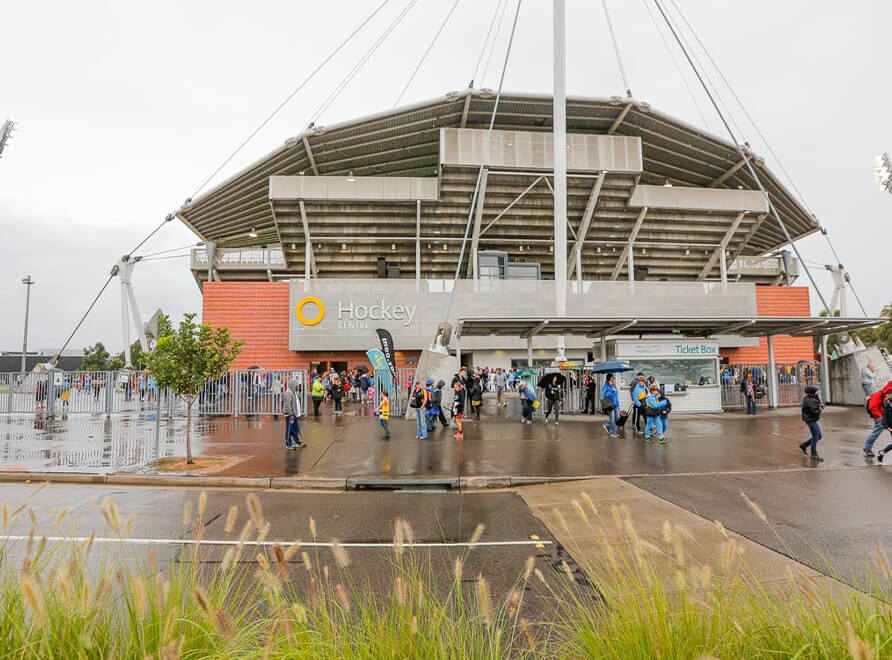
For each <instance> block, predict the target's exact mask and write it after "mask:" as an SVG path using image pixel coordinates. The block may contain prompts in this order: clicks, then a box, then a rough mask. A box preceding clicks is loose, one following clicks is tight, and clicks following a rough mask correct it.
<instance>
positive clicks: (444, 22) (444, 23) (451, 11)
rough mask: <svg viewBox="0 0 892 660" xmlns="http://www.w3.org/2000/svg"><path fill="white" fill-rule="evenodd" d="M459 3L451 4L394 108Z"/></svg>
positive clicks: (398, 102)
mask: <svg viewBox="0 0 892 660" xmlns="http://www.w3.org/2000/svg"><path fill="white" fill-rule="evenodd" d="M459 2H461V0H455V2H453V3H452V8H451V9H450V10H449V13H448V14H446V18H444V19H443V22H442V23H441V24H440V28H439V29H438V30H437V32H436V33H435V34H434V38H433V39H431V42H430V43H429V44H428V46H427V49H426V50H425V51H424V53H423V54H422V56H421V59H420V60H418V64H417V65H415V69H414V70H413V71H412V75H411V76H409V79H408V80H407V81H406V84H405V85H404V86H403V89H402V91H400V95H399V96H398V97H397V98H396V102H395V103H394V104H393V107H394V108H395V107H396V106H398V105H399V104H400V101H402V100H403V95H404V94H405V93H406V90H407V89H409V85H411V84H412V81H413V80H415V76H416V75H417V74H418V70H419V69H420V68H421V65H422V64H424V60H426V59H427V56H428V55H429V54H430V52H431V49H432V48H433V47H434V44H435V43H437V39H439V38H440V34H441V33H442V32H443V28H445V27H446V23H448V22H449V19H450V18H452V14H453V13H454V12H455V8H456V7H458V3H459Z"/></svg>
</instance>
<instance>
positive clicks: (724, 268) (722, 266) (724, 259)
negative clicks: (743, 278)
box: [719, 243, 728, 284]
mask: <svg viewBox="0 0 892 660" xmlns="http://www.w3.org/2000/svg"><path fill="white" fill-rule="evenodd" d="M719 272H720V273H721V277H722V284H727V283H728V246H727V245H726V244H725V243H722V255H721V256H720V257H719Z"/></svg>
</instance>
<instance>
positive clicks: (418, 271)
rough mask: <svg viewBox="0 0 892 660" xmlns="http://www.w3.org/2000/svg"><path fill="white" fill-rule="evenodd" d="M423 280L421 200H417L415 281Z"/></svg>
mask: <svg viewBox="0 0 892 660" xmlns="http://www.w3.org/2000/svg"><path fill="white" fill-rule="evenodd" d="M420 279H421V200H420V199H418V200H415V281H416V282H417V281H418V280H420Z"/></svg>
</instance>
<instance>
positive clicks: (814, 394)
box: [799, 385, 883, 461]
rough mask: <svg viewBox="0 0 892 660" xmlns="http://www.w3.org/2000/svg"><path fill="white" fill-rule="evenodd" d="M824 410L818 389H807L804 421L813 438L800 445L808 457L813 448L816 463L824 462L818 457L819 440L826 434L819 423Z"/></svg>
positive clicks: (803, 413) (812, 453)
mask: <svg viewBox="0 0 892 660" xmlns="http://www.w3.org/2000/svg"><path fill="white" fill-rule="evenodd" d="M823 409H824V404H823V403H821V399H820V398H818V388H817V387H815V386H814V385H809V386H808V387H806V388H805V396H804V397H802V421H803V422H805V425H806V426H807V427H808V430H809V431H810V432H811V438H809V439H808V440H806V441H805V442H801V443H799V449H800V450H801V451H802V453H803V454H805V455H806V456H808V451H807V450H808V448H809V447H811V458H812V460H815V461H823V460H824V459H823V458H821V457H820V456H818V440H820V439H821V438H823V437H824V434H823V433H821V425H820V424H819V423H818V422H819V420H820V419H821V411H822V410H823ZM882 453H883V452H880V455H882ZM880 460H881V461H882V460H883V459H882V458H880Z"/></svg>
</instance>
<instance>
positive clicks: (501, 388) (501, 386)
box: [492, 367, 508, 408]
mask: <svg viewBox="0 0 892 660" xmlns="http://www.w3.org/2000/svg"><path fill="white" fill-rule="evenodd" d="M492 380H493V384H494V385H495V388H496V401H497V403H496V407H497V408H504V407H505V406H507V405H508V403H507V402H506V401H505V387H506V386H507V385H508V376H506V375H505V371H504V370H503V369H502V368H501V367H499V368H498V369H496V372H495V373H494V374H493V377H492Z"/></svg>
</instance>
